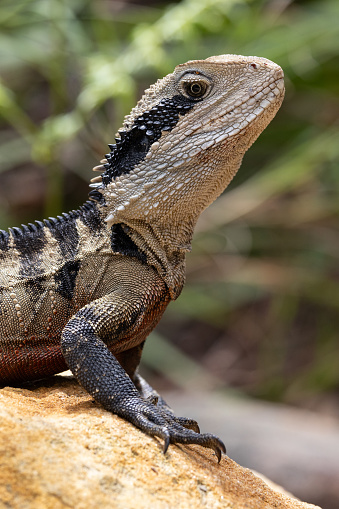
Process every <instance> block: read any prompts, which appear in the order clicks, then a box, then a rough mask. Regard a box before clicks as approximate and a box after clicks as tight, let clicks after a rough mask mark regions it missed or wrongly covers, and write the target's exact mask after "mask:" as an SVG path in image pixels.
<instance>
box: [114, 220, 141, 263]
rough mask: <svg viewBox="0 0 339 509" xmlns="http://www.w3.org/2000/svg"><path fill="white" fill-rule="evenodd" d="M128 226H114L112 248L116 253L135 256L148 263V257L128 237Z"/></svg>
mask: <svg viewBox="0 0 339 509" xmlns="http://www.w3.org/2000/svg"><path fill="white" fill-rule="evenodd" d="M127 232H128V226H126V225H124V224H120V223H119V224H114V225H113V226H112V228H111V247H112V251H113V252H114V253H119V254H123V255H125V256H133V257H135V258H138V259H139V260H140V261H141V262H143V263H146V261H147V257H146V255H145V253H143V252H142V251H140V249H139V248H138V246H137V245H136V244H135V243H134V242H133V240H132V239H131V237H129V235H128V233H127Z"/></svg>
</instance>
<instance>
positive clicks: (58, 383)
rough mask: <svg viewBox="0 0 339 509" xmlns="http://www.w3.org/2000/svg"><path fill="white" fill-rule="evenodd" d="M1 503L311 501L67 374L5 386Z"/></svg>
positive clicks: (0, 397) (0, 393)
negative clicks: (123, 415) (170, 436)
mask: <svg viewBox="0 0 339 509" xmlns="http://www.w3.org/2000/svg"><path fill="white" fill-rule="evenodd" d="M0 416H1V417H0V419H1V420H0V507H1V508H2V507H10V508H19V507H20V509H26V508H27V509H31V508H34V509H49V508H51V509H52V508H53V509H63V508H70V507H71V508H75V509H92V508H93V509H94V508H98V507H100V508H101V509H105V508H110V509H112V508H113V509H114V508H121V509H129V508H133V509H135V508H138V509H144V508H145V509H146V508H147V509H148V508H150V507H151V508H156V509H158V508H159V509H163V508H164V509H165V508H166V509H169V508H172V507H173V508H180V509H185V508H190V509H192V508H213V509H218V508H233V509H242V508H247V509H250V508H253V509H261V508H265V509H268V508H273V507H275V508H277V507H278V508H281V509H283V508H291V509H294V508H295V509H297V508H298V509H311V508H314V507H315V506H313V505H310V504H306V503H303V502H300V501H298V500H296V499H293V498H291V497H290V496H288V495H286V494H283V493H280V492H278V491H277V490H276V489H274V488H272V487H270V486H269V485H268V484H267V483H266V482H264V481H263V480H262V479H260V478H259V477H258V476H256V475H254V474H253V473H252V472H251V471H250V470H248V469H245V468H242V467H240V466H239V465H237V464H236V463H235V462H234V461H232V460H231V459H229V458H228V457H224V458H223V459H222V461H221V463H220V465H218V463H217V461H216V457H215V455H214V453H213V452H211V451H209V450H205V449H203V448H201V447H198V446H193V445H192V446H173V445H171V446H170V448H169V451H168V453H167V454H166V455H164V454H163V453H162V443H161V441H159V440H157V439H154V438H151V437H148V436H147V435H145V434H144V433H142V432H141V431H139V430H138V429H136V428H135V427H134V426H132V425H131V424H129V423H127V422H126V421H124V420H123V419H120V418H119V417H116V416H114V415H112V414H110V413H109V412H106V411H105V410H104V409H103V408H102V407H100V405H98V404H96V403H94V402H93V401H92V399H91V397H90V396H88V394H87V393H86V392H85V391H83V390H82V389H81V388H80V387H79V386H78V384H77V383H76V382H74V381H73V380H72V379H69V378H66V377H60V376H59V377H53V378H52V379H50V380H48V381H46V380H45V381H43V382H40V383H36V384H32V385H30V386H26V387H25V388H22V387H21V388H12V387H5V388H3V389H1V390H0Z"/></svg>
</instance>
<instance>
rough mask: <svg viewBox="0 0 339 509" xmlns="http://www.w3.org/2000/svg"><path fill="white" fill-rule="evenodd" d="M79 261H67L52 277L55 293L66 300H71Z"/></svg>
mask: <svg viewBox="0 0 339 509" xmlns="http://www.w3.org/2000/svg"><path fill="white" fill-rule="evenodd" d="M79 269H80V261H79V260H77V261H68V262H66V263H65V264H64V265H63V266H62V267H61V269H59V270H58V271H57V272H56V273H55V275H54V281H55V284H56V286H55V291H56V292H57V293H59V294H60V295H62V297H64V298H65V299H67V300H69V301H70V300H72V299H73V296H74V288H75V284H76V278H77V275H78V272H79Z"/></svg>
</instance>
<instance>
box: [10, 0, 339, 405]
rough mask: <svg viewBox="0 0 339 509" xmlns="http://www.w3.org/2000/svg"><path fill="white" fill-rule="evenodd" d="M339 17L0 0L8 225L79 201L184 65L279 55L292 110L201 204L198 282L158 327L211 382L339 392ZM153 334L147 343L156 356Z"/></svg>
mask: <svg viewBox="0 0 339 509" xmlns="http://www.w3.org/2000/svg"><path fill="white" fill-rule="evenodd" d="M338 19H339V2H337V0H318V1H315V0H312V1H311V0H303V1H289V0H200V1H199V2H197V1H196V0H183V1H180V2H177V3H175V4H173V3H172V4H166V3H155V2H153V3H152V2H151V1H148V2H147V1H144V2H139V3H134V4H133V3H129V2H127V1H125V2H123V1H121V2H115V1H109V0H96V1H95V2H91V1H90V0H73V1H72V2H66V1H65V0H50V1H49V2H46V1H44V0H17V1H16V2H12V1H11V0H2V2H1V3H0V200H1V202H0V224H1V226H2V227H3V228H5V227H7V226H9V225H10V223H14V224H15V223H18V222H27V221H29V220H33V219H35V218H36V217H39V216H41V215H45V216H48V215H57V214H60V212H61V211H63V210H66V209H69V208H73V207H77V206H79V204H80V203H81V202H82V201H83V200H84V199H85V197H86V186H87V182H88V180H89V178H90V176H91V175H90V173H91V172H90V170H91V167H92V166H93V165H94V164H96V161H97V160H98V159H100V158H101V156H102V154H104V153H105V152H106V151H107V150H106V145H107V143H109V142H111V141H112V138H113V136H114V133H115V132H116V130H117V128H118V127H119V125H120V124H121V121H122V117H123V115H124V114H126V113H128V112H129V110H130V108H131V107H132V106H133V105H134V104H135V102H136V100H137V99H138V97H139V96H140V94H141V92H142V90H143V89H144V88H145V87H146V86H148V85H149V84H150V83H152V82H154V81H155V80H156V79H157V78H158V77H161V76H163V75H164V74H166V73H168V72H170V71H171V70H172V69H173V67H174V66H175V65H176V64H178V63H181V62H184V61H186V60H189V59H195V58H199V59H201V58H206V57H208V56H210V55H212V54H221V53H239V54H244V55H260V56H265V57H267V58H270V59H272V60H274V61H276V62H277V63H279V64H280V65H281V66H282V67H283V68H284V71H285V75H286V85H287V94H286V99H285V102H284V104H283V107H282V109H281V111H280V112H279V114H278V116H277V117H276V119H275V120H274V121H273V122H272V124H271V125H270V126H269V128H268V129H267V130H266V131H265V132H264V133H263V134H262V135H261V137H260V138H259V140H258V141H257V142H256V143H255V145H254V146H253V147H252V148H251V150H250V151H249V153H248V154H247V155H246V157H245V160H244V164H243V166H242V169H241V171H240V172H239V174H238V175H237V177H236V178H235V179H234V182H233V183H232V184H231V186H230V188H229V189H228V190H227V192H226V193H225V194H224V195H223V196H222V197H221V198H219V200H217V202H216V203H215V204H214V205H213V206H212V207H211V208H210V209H208V210H207V211H206V213H205V214H204V215H203V216H202V218H201V220H200V222H199V224H198V229H197V234H196V236H195V239H194V245H193V252H192V254H191V255H190V256H189V257H188V277H187V279H188V284H187V286H186V288H185V290H184V292H183V294H182V296H181V298H180V299H179V301H177V302H176V303H174V304H173V305H172V306H170V308H169V310H168V312H167V314H166V316H165V318H164V320H163V321H162V323H161V325H160V328H159V331H160V333H161V334H163V335H164V336H165V337H167V339H168V338H171V339H172V341H173V344H174V345H177V346H178V348H180V349H181V350H182V351H181V353H180V355H179V354H178V350H176V351H177V355H179V357H178V359H180V362H179V364H180V365H183V366H184V365H185V362H184V358H185V352H186V353H187V354H189V355H191V356H192V357H193V358H194V359H195V360H190V361H189V364H188V365H189V366H190V368H189V370H188V371H189V372H191V371H192V370H193V371H194V373H198V372H199V371H195V370H196V368H197V366H198V368H197V369H201V366H202V365H203V366H204V368H205V369H206V370H207V372H208V371H210V372H211V373H213V376H212V375H211V377H210V378H209V377H208V376H207V378H208V379H209V381H210V382H211V380H212V379H213V380H215V379H216V380H218V381H217V382H215V385H216V386H223V384H225V383H228V384H230V385H232V386H234V387H238V388H241V389H242V390H246V391H247V392H249V393H251V394H252V395H255V396H260V397H264V398H269V399H274V400H279V401H289V402H294V403H300V404H310V405H314V404H315V403H314V402H316V403H317V404H318V402H319V401H320V400H321V401H332V399H331V398H337V400H338V399H339V346H338V332H337V331H338V329H339V313H338V308H339V286H338V280H339V265H338V257H339V235H338V230H339V140H338V139H339V128H338V114H339V42H338V41H339V23H338ZM179 338H180V339H179ZM179 344H180V346H179ZM157 345H160V346H159V348H160V347H161V348H164V347H163V346H161V342H157V341H152V348H151V349H150V348H149V349H147V347H146V351H145V354H146V361H147V362H148V364H149V366H153V368H154V366H159V365H160V362H161V357H160V358H159V357H158V354H157ZM171 348H173V347H171ZM173 352H174V353H173ZM170 355H171V356H172V355H175V350H174V351H173V350H172V349H171V351H170ZM190 363H191V364H190ZM192 363H193V365H192ZM195 363H196V364H195ZM183 369H185V368H183ZM165 371H166V373H167V376H168V377H169V378H171V373H170V371H169V370H168V369H166V370H165ZM214 377H216V378H214ZM172 378H173V380H176V381H177V383H184V379H185V377H181V378H180V377H179V376H178V374H177V373H176V372H174V374H173V373H172ZM179 378H180V379H181V380H182V381H181V382H178V380H179ZM201 378H202V379H204V380H206V376H202V377H201ZM198 379H199V376H198V375H195V378H194V380H198ZM211 383H212V385H213V383H214V382H211ZM197 385H199V384H198V381H197V382H196V386H197ZM318 406H319V405H318Z"/></svg>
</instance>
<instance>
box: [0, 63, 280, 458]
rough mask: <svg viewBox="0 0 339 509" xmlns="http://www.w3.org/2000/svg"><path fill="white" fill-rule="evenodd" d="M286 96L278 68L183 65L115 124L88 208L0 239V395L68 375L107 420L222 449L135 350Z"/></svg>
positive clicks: (178, 286) (0, 234) (176, 288)
mask: <svg viewBox="0 0 339 509" xmlns="http://www.w3.org/2000/svg"><path fill="white" fill-rule="evenodd" d="M283 96H284V84H283V73H282V70H281V69H280V67H279V66H277V65H276V64H274V63H273V62H270V61H269V60H266V59H263V58H257V57H241V56H236V55H221V56H218V57H211V58H208V59H207V60H197V61H191V62H187V63H186V64H182V65H179V66H178V67H176V69H175V70H174V72H173V73H172V74H169V75H168V76H166V77H165V78H163V79H162V80H159V81H158V82H157V83H156V84H155V85H153V86H151V87H150V88H149V89H148V90H147V91H146V92H145V94H144V96H143V97H142V99H141V100H140V101H139V103H138V104H137V106H136V107H135V108H134V109H133V110H132V112H131V114H130V115H128V116H127V117H126V118H125V121H124V124H123V127H122V129H120V130H119V132H118V134H117V138H116V145H110V149H111V151H110V153H109V154H106V156H105V159H104V160H103V161H102V162H101V163H102V164H101V165H99V166H97V167H96V168H94V169H95V170H97V171H100V172H101V173H102V174H101V175H100V176H99V177H96V178H94V179H92V184H91V187H93V188H94V189H93V190H92V191H91V192H90V195H89V197H90V201H88V202H86V203H85V204H84V205H83V206H82V207H80V209H79V210H77V211H73V212H70V213H69V214H63V215H62V216H59V217H58V218H57V219H53V218H50V219H49V220H45V221H44V222H39V221H37V222H35V224H29V225H28V226H23V227H22V229H19V228H12V229H10V230H9V233H8V232H5V231H0V382H2V383H10V382H18V381H24V380H33V379H37V378H41V377H43V376H47V375H50V374H53V373H58V372H60V371H62V370H64V369H65V368H67V367H69V368H70V369H71V371H72V372H73V374H74V376H75V377H76V378H77V380H78V381H79V383H80V384H81V385H82V386H83V387H84V388H85V389H86V390H87V391H88V392H89V393H90V394H91V395H92V396H93V398H94V399H96V400H97V401H98V402H100V403H101V404H102V405H103V406H104V407H105V408H106V409H107V410H109V411H111V412H113V413H116V414H118V415H120V416H121V417H124V418H125V419H127V420H129V421H130V422H132V423H133V424H135V425H136V426H138V427H139V428H141V429H142V430H144V431H145V432H146V433H149V434H150V435H153V436H158V437H161V438H163V439H164V442H165V447H164V450H165V451H166V450H167V448H168V445H169V443H185V444H199V445H202V446H203V447H209V448H212V449H213V450H214V451H215V453H216V455H217V457H218V460H220V458H221V453H222V452H225V446H224V444H223V443H222V442H221V440H220V439H219V438H217V437H216V436H214V435H211V434H200V433H199V427H198V424H197V423H196V422H195V421H193V420H191V419H187V418H184V417H175V416H174V414H173V412H172V410H171V409H170V408H169V407H168V406H167V405H166V403H165V402H164V401H163V400H162V398H160V397H159V396H158V395H157V393H156V392H155V391H153V389H152V388H151V387H150V386H149V385H148V384H147V383H146V382H145V381H144V380H143V379H142V378H141V377H140V376H139V375H138V373H137V368H138V365H139V362H140V357H141V353H142V347H143V344H144V341H145V339H146V337H147V335H148V334H149V333H150V331H151V330H152V329H153V328H154V327H155V326H156V324H157V323H158V321H159V320H160V318H161V316H162V314H163V312H164V310H165V308H166V306H167V304H168V303H169V302H170V301H171V300H174V299H176V298H177V297H178V296H179V294H180V292H181V290H182V287H183V285H184V280H185V253H186V252H188V251H189V250H190V244H191V238H192V235H193V229H194V225H195V223H196V221H197V219H198V217H199V215H200V214H201V212H202V211H203V210H204V209H205V208H206V207H207V206H208V205H209V204H210V203H212V202H213V201H214V200H215V199H216V198H217V196H218V195H219V194H220V193H221V192H222V191H223V190H224V189H225V188H226V187H227V185H228V183H229V182H230V181H231V179H232V178H233V176H234V174H235V173H236V172H237V170H238V168H239V166H240V164H241V161H242V158H243V155H244V153H245V152H246V150H247V149H248V148H249V147H250V145H251V144H252V143H253V142H254V141H255V140H256V138H257V137H258V136H259V134H260V133H261V132H262V131H263V129H264V128H265V127H266V126H267V125H268V124H269V122H270V121H271V120H272V119H273V117H274V116H275V114H276V112H277V111H278V109H279V107H280V105H281V102H282V100H283Z"/></svg>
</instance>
